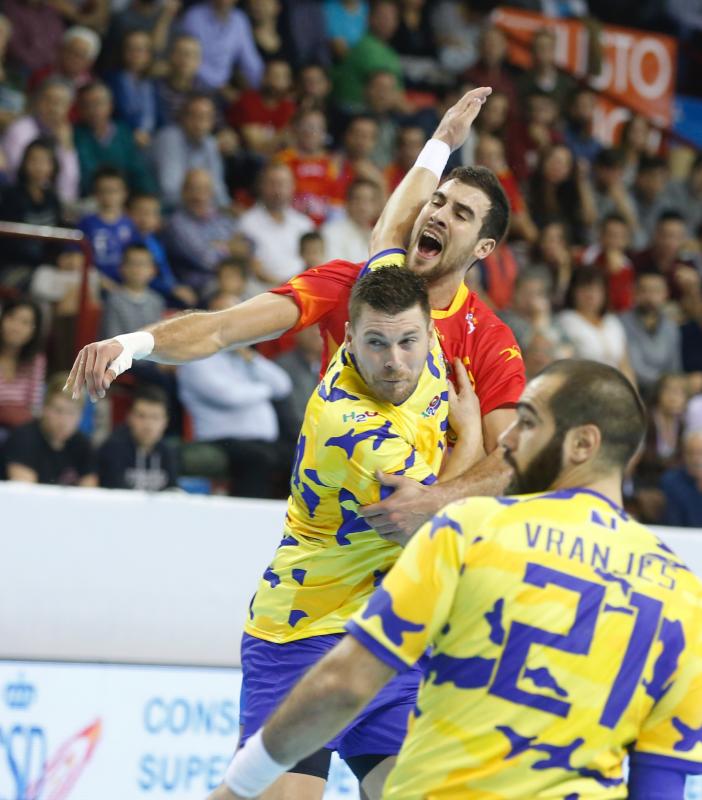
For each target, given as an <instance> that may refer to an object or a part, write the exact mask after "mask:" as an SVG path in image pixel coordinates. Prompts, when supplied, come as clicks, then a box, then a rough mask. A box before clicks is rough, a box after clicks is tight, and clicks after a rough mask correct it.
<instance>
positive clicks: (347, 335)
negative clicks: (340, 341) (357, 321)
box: [344, 322, 353, 349]
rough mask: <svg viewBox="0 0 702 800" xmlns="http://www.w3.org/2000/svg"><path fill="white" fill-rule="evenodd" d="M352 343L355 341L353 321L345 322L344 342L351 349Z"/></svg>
mask: <svg viewBox="0 0 702 800" xmlns="http://www.w3.org/2000/svg"><path fill="white" fill-rule="evenodd" d="M352 343H353V333H352V331H351V323H350V322H346V323H345V324H344V344H345V345H346V347H347V348H348V349H350V348H351V345H352Z"/></svg>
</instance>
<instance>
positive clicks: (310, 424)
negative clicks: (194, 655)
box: [245, 251, 448, 643]
mask: <svg viewBox="0 0 702 800" xmlns="http://www.w3.org/2000/svg"><path fill="white" fill-rule="evenodd" d="M403 262H404V254H403V253H402V251H399V252H398V251H391V252H390V253H387V254H383V255H382V256H381V257H380V258H376V259H372V260H371V262H369V263H370V265H371V268H377V267H382V266H385V265H388V264H402V263H403ZM447 427H448V384H447V377H446V365H445V363H444V359H443V356H442V353H441V348H440V346H439V343H438V341H434V342H433V344H432V348H431V351H430V353H429V355H428V358H427V362H426V365H425V367H424V369H423V371H422V373H421V375H420V379H419V383H418V385H417V388H416V390H415V391H414V393H413V394H412V395H411V396H410V397H409V398H408V399H407V400H406V401H405V402H404V403H401V404H398V405H394V404H393V403H388V402H382V401H379V400H377V399H376V398H375V397H374V396H373V395H372V394H371V392H370V390H369V388H368V386H367V385H366V383H365V381H364V380H363V378H362V377H361V375H360V373H359V372H358V370H357V369H356V367H355V366H354V363H353V359H352V357H351V356H350V354H349V353H347V352H346V349H345V348H344V346H342V347H341V348H340V349H339V350H338V351H337V353H336V355H335V356H334V358H333V359H332V361H331V362H330V364H329V367H328V369H327V371H326V374H325V376H324V378H323V379H322V382H321V383H320V385H319V387H318V388H317V390H316V391H315V392H314V394H313V395H312V397H311V398H310V400H309V402H308V404H307V409H306V412H305V420H304V423H303V426H302V430H301V432H300V436H299V439H298V442H297V447H296V452H295V460H294V464H293V473H292V479H291V491H290V497H289V500H288V509H287V515H286V518H285V526H284V536H283V540H282V541H281V543H280V545H279V547H278V549H277V551H276V553H275V556H274V558H273V561H272V563H271V564H270V566H269V567H268V568H267V569H266V571H265V572H264V574H263V577H262V578H261V580H260V582H259V585H258V589H257V592H256V595H255V597H254V599H253V600H252V602H251V606H250V608H249V617H248V619H247V622H246V625H245V631H246V633H248V634H250V635H252V636H256V637H258V638H260V639H266V640H268V641H272V642H279V643H282V642H289V641H295V640H297V639H303V638H307V637H309V636H320V635H326V634H330V633H341V632H343V630H344V625H345V623H346V622H347V621H348V619H349V617H350V616H351V615H352V614H353V613H354V612H355V611H356V610H357V609H358V608H360V607H361V606H362V605H363V603H364V602H365V600H366V599H367V598H368V597H369V596H370V595H371V594H372V592H373V591H374V589H375V588H376V587H377V586H378V584H379V583H380V580H381V579H382V577H383V575H385V573H386V572H387V571H388V570H389V569H390V567H391V566H392V565H393V564H394V563H395V561H396V560H397V557H398V555H399V554H400V552H401V548H400V547H399V546H398V545H397V544H394V543H392V542H388V541H387V540H385V539H383V538H382V537H381V536H379V535H378V534H377V533H376V532H375V531H374V530H372V529H371V528H370V527H369V526H368V525H367V523H366V522H365V520H364V519H363V518H362V517H361V516H360V515H359V514H358V508H359V506H363V505H368V504H370V503H374V502H377V501H378V500H380V499H381V498H383V497H385V496H387V493H388V491H387V490H386V489H385V488H384V487H382V486H381V484H380V483H379V482H378V480H377V478H376V475H375V472H376V470H378V469H379V470H382V471H383V472H387V473H394V474H397V475H406V476H407V477H410V478H413V479H415V480H417V481H420V482H422V483H424V484H430V483H433V482H434V481H436V479H437V476H438V473H439V469H440V467H441V463H442V460H443V457H444V453H445V437H446V430H447Z"/></svg>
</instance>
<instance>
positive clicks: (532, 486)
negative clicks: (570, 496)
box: [505, 431, 565, 494]
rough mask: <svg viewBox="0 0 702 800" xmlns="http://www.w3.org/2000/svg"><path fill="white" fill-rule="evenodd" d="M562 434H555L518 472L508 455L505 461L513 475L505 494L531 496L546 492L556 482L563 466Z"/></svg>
mask: <svg viewBox="0 0 702 800" xmlns="http://www.w3.org/2000/svg"><path fill="white" fill-rule="evenodd" d="M564 438H565V437H564V434H562V433H559V432H558V431H556V433H554V434H553V436H552V437H551V438H550V439H549V441H548V442H546V444H545V445H544V446H543V447H542V448H541V450H539V452H538V453H537V454H536V455H535V456H534V457H533V458H532V459H531V461H530V462H529V463H528V464H527V465H526V467H524V468H523V469H522V470H520V469H519V468H518V467H517V465H516V463H515V462H514V460H513V458H512V456H511V454H510V453H505V461H506V462H507V463H508V464H509V465H510V467H512V470H513V475H512V480H511V481H510V482H509V486H508V487H507V488H506V489H505V494H533V493H534V492H546V491H548V490H549V489H550V488H551V487H552V486H553V484H554V483H555V481H556V478H557V477H558V475H559V474H560V472H561V468H562V466H563V439H564Z"/></svg>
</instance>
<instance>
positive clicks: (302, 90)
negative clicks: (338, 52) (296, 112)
mask: <svg viewBox="0 0 702 800" xmlns="http://www.w3.org/2000/svg"><path fill="white" fill-rule="evenodd" d="M331 90H332V85H331V81H330V80H329V76H328V75H327V71H326V69H325V68H324V67H323V66H322V65H321V64H315V63H312V64H306V65H305V66H304V67H301V69H300V71H299V73H298V75H297V101H298V106H299V108H301V109H310V108H315V109H319V108H321V109H323V110H324V111H325V112H327V111H328V106H329V99H330V95H331Z"/></svg>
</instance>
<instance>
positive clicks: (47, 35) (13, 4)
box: [2, 0, 65, 75]
mask: <svg viewBox="0 0 702 800" xmlns="http://www.w3.org/2000/svg"><path fill="white" fill-rule="evenodd" d="M2 10H3V12H4V14H5V16H6V17H7V18H8V19H9V20H10V22H11V23H12V39H11V40H10V46H9V47H8V49H7V54H8V56H9V58H10V60H11V61H12V63H13V64H15V65H16V66H18V67H19V68H20V69H21V70H22V71H23V72H24V73H25V74H28V75H29V74H31V73H32V72H35V71H36V70H38V69H41V68H42V67H48V66H50V65H51V64H53V63H54V60H55V58H56V56H57V54H58V51H59V47H60V46H61V37H62V36H63V31H64V27H65V26H64V22H63V20H62V19H61V14H60V13H59V11H58V10H57V9H56V8H55V3H53V2H52V0H29V2H28V0H4V2H3V4H2Z"/></svg>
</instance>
